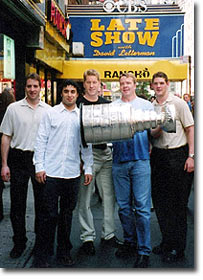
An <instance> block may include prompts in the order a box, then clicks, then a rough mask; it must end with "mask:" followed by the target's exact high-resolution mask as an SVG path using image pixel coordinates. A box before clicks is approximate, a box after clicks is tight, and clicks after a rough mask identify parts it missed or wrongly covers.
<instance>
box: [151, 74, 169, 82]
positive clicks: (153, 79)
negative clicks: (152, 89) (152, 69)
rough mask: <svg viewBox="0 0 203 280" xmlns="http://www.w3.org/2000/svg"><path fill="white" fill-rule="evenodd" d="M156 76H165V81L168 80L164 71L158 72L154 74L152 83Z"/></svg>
mask: <svg viewBox="0 0 203 280" xmlns="http://www.w3.org/2000/svg"><path fill="white" fill-rule="evenodd" d="M155 78H164V80H165V82H166V83H167V82H168V76H167V75H166V74H165V73H164V72H156V73H155V74H154V75H153V76H152V83H153V82H154V79H155Z"/></svg>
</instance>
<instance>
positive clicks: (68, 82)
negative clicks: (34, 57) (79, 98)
mask: <svg viewBox="0 0 203 280" xmlns="http://www.w3.org/2000/svg"><path fill="white" fill-rule="evenodd" d="M67 86H73V87H74V88H76V90H77V93H79V92H80V88H79V85H78V84H77V83H76V82H75V81H73V80H64V81H63V82H62V84H61V87H60V93H62V90H63V88H65V87H67Z"/></svg>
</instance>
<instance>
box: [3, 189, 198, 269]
mask: <svg viewBox="0 0 203 280" xmlns="http://www.w3.org/2000/svg"><path fill="white" fill-rule="evenodd" d="M9 193H10V192H9V184H7V185H6V188H5V189H4V193H3V200H4V219H3V221H2V222H1V223H0V240H1V247H0V267H1V268H4V269H6V270H9V269H13V268H25V269H29V268H31V269H34V268H32V263H33V257H32V248H33V246H34V238H35V235H34V232H33V222H34V213H33V193H32V187H31V184H30V185H29V191H28V201H27V214H26V219H27V237H28V242H27V248H26V249H25V251H24V253H23V254H22V256H21V257H20V258H18V259H11V258H10V257H9V252H10V250H11V249H12V247H13V242H12V227H11V223H10V218H9V211H10V198H9ZM188 206H189V207H188V238H187V248H186V252H185V259H184V260H183V261H181V262H177V263H175V264H166V263H163V262H162V261H161V258H160V256H157V255H154V254H153V253H152V254H151V256H150V266H149V268H148V270H150V269H153V270H154V269H160V270H161V271H163V270H166V269H167V270H168V271H169V270H171V269H172V270H175V269H176V271H177V269H180V270H181V271H182V270H183V269H190V270H192V271H193V269H194V268H195V264H194V256H195V253H194V188H192V191H191V195H190V200H189V205H188ZM92 210H93V216H94V222H95V227H96V232H97V238H96V240H95V248H96V254H95V256H86V255H81V254H80V252H79V248H80V246H81V241H80V239H79V234H80V231H79V221H78V216H77V209H76V210H75V211H74V217H73V227H72V234H71V242H72V244H73V249H72V251H71V253H72V257H73V259H74V261H75V265H74V266H73V267H71V268H68V269H69V270H71V271H74V270H75V269H78V268H80V269H92V268H96V269H112V270H113V269H115V268H122V269H128V270H131V271H133V264H134V261H135V260H134V258H127V259H118V258H116V256H115V251H116V248H111V247H110V248H109V247H108V248H103V247H101V245H100V232H101V226H102V225H101V223H102V208H101V202H99V200H98V197H97V195H96V194H95V195H94V197H93V200H92ZM115 221H116V227H117V232H116V236H117V237H118V239H120V240H122V228H121V224H120V221H119V217H118V215H117V208H116V211H115ZM160 238H161V236H160V231H159V227H158V223H157V219H156V216H155V213H154V212H152V217H151V239H152V240H151V243H152V247H154V246H155V245H157V244H159V243H160ZM51 268H61V269H64V268H65V267H63V266H60V265H58V264H57V262H56V260H55V256H53V258H52V262H51ZM134 270H135V269H134Z"/></svg>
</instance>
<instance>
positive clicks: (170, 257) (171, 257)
mask: <svg viewBox="0 0 203 280" xmlns="http://www.w3.org/2000/svg"><path fill="white" fill-rule="evenodd" d="M184 257H185V253H184V251H177V250H171V251H170V252H166V253H164V254H163V258H162V261H163V262H166V263H174V262H177V261H181V260H183V259H184Z"/></svg>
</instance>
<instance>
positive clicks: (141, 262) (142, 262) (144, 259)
mask: <svg viewBox="0 0 203 280" xmlns="http://www.w3.org/2000/svg"><path fill="white" fill-rule="evenodd" d="M148 266H149V256H147V255H139V254H138V255H137V259H136V262H135V263H134V268H147V267H148Z"/></svg>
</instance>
